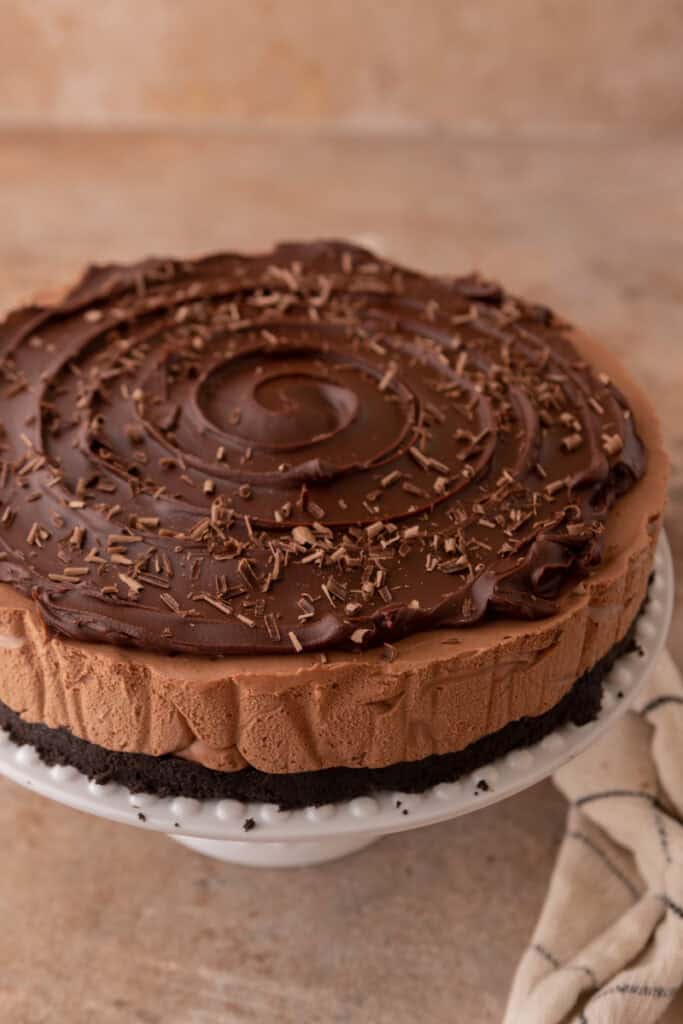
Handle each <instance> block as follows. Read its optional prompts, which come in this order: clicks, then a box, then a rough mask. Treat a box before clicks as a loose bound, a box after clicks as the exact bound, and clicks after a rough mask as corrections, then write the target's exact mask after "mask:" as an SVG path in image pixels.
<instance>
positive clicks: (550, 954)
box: [504, 653, 683, 1024]
mask: <svg viewBox="0 0 683 1024" xmlns="http://www.w3.org/2000/svg"><path fill="white" fill-rule="evenodd" d="M554 781H555V784H556V785H557V787H558V788H559V789H560V790H561V792H562V793H564V795H565V796H566V798H567V800H568V801H569V805H570V808H569V815H568V820H567V831H566V833H565V837H564V840H563V842H562V846H561V848H560V853H559V857H558V860H557V864H556V866H555V871H554V873H553V877H552V880H551V883H550V889H549V891H548V895H547V897H546V902H545V906H544V907H543V910H542V912H541V916H540V919H539V921H538V924H537V926H536V930H535V932H534V935H533V939H532V942H531V945H530V946H529V948H528V949H527V951H526V953H525V954H524V957H523V958H522V960H521V962H520V964H519V966H518V968H517V973H516V976H515V979H514V982H513V985H512V990H511V993H510V997H509V1002H508V1007H507V1012H506V1014H505V1021H504V1024H621V1022H624V1024H653V1022H654V1021H663V1020H666V1021H672V1022H674V1021H678V1022H683V1004H681V1003H679V1002H678V1000H677V1001H676V1007H677V1008H676V1009H674V1007H673V1006H671V1004H672V1002H673V1000H674V999H675V997H676V994H677V993H678V991H679V989H680V988H681V986H682V985H683V680H682V679H681V676H680V674H679V672H678V670H677V669H676V666H675V665H674V663H673V661H672V660H671V657H670V656H669V655H668V654H666V653H665V654H663V655H662V656H661V657H660V659H659V661H658V662H657V665H656V666H655V669H654V671H653V673H652V677H651V678H650V680H649V681H648V684H647V687H646V689H645V691H644V693H643V694H642V696H641V697H640V698H639V700H638V702H637V703H636V705H635V706H634V709H633V710H630V711H628V712H627V713H626V715H625V716H624V717H623V718H622V719H621V720H620V721H618V722H617V723H615V725H614V727H613V728H612V729H610V731H609V732H608V733H607V735H605V736H604V737H603V738H602V739H601V740H599V741H598V742H597V743H595V744H594V745H593V746H591V747H590V748H589V749H588V750H587V751H586V752H585V753H583V754H581V755H580V756H579V757H577V758H576V759H575V760H573V761H571V762H570V763H569V764H567V765H565V766H564V767H563V768H561V769H560V770H559V771H558V772H557V773H556V775H555V780H554ZM670 1007H671V1009H669V1008H670Z"/></svg>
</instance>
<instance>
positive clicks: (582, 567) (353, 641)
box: [0, 242, 645, 655]
mask: <svg viewBox="0 0 683 1024" xmlns="http://www.w3.org/2000/svg"><path fill="white" fill-rule="evenodd" d="M0 382H1V383H0V393H1V394H2V412H1V413H0V419H1V420H2V431H1V434H0V459H1V461H0V501H1V505H0V580H1V581H4V582H8V583H11V584H12V585H13V586H14V587H15V588H17V589H18V590H20V591H23V592H24V593H26V594H29V595H31V596H32V597H33V599H34V600H35V601H36V602H37V603H38V605H39V607H40V610H41V613H42V615H43V618H44V619H45V621H46V622H47V623H48V625H49V626H50V627H52V628H53V629H54V630H56V631H57V632H59V633H61V634H63V635H65V636H67V637H71V638H75V639H81V640H92V641H100V642H105V643H112V644H123V645H135V646H138V647H142V648H145V649H149V650H162V651H176V652H185V653H195V654H205V655H223V654H235V653H244V654H249V653H257V652H259V653H268V652H279V653H282V652H287V651H289V652H291V653H295V652H301V651H315V650H321V649H324V648H352V649H359V648H364V647H369V646H373V645H377V644H382V643H389V642H390V641H392V640H395V639H398V638H401V637H404V636H406V635H408V634H411V633H414V632H417V631H420V630H424V629H433V628H436V627H452V626H468V625H470V624H473V623H477V622H480V621H481V620H482V619H483V618H484V617H492V616H499V617H500V616H508V617H513V618H542V617H545V616H550V615H552V614H553V613H554V612H556V611H557V610H558V607H559V605H558V599H559V598H560V597H561V595H562V593H563V590H565V589H566V588H567V587H568V586H570V585H573V584H575V583H576V581H577V580H579V579H580V578H581V577H582V576H584V575H585V574H586V573H588V572H589V571H590V569H591V567H592V566H595V565H596V564H597V563H598V562H599V561H600V559H601V535H602V533H603V531H604V526H605V520H606V517H607V514H608V511H609V509H610V507H611V505H612V504H613V502H614V500H615V499H616V498H617V497H618V495H619V494H621V493H623V492H624V491H625V490H627V489H628V488H629V487H630V486H631V485H632V484H633V483H634V482H635V481H636V480H637V479H638V478H640V477H641V476H642V475H643V472H644V469H645V455H644V451H643V446H642V444H641V442H640V440H639V438H638V435H637V432H636V426H635V424H634V422H633V418H632V416H631V413H630V411H629V409H628V407H627V405H626V402H625V400H624V398H623V397H622V395H621V394H620V393H619V391H618V390H617V389H616V388H615V387H614V386H613V385H612V384H611V383H610V381H609V380H608V379H607V378H605V377H604V376H601V375H599V374H596V373H595V372H594V371H593V370H592V369H591V367H590V366H588V365H586V363H585V362H584V361H583V360H582V359H581V358H580V356H579V353H578V351H577V349H576V348H575V347H574V345H573V344H572V341H571V330H570V328H569V327H568V326H567V325H566V324H563V323H562V322H560V321H558V319H557V318H556V317H554V316H553V314H552V313H551V312H550V311H549V310H548V309H546V308H544V307H540V306H535V305H531V304H529V303H526V302H522V301H520V300H518V299H515V298H513V297H511V296H509V295H507V294H506V293H505V292H504V291H503V290H502V289H501V288H500V287H499V286H497V285H495V284H491V283H488V282H486V281H484V280H482V279H481V278H479V277H478V276H474V275H472V276H467V277H458V278H452V277H448V278H445V277H444V278H432V277H427V276H423V275H421V274H418V273H414V272H412V271H409V270H406V269H404V268H403V267H399V266H396V265H394V264H392V263H389V262H387V261H385V260H383V259H380V258H378V257H376V256H374V255H373V254H372V253H370V252H368V251H366V250H364V249H361V248H357V247H355V246H352V245H350V244H346V243H339V242H321V243H314V244H283V245H280V246H278V247H277V248H276V249H275V250H274V251H273V252H272V253H269V254H267V255H264V256H253V257H252V256H246V257H245V256H241V255H235V254H231V253H226V254H219V255H215V256H209V257H207V258H204V259H199V260H196V261H176V260H159V259H150V260H147V261H145V262H142V263H139V264H137V265H133V266H104V267H94V268H91V269H90V270H89V271H88V272H87V273H86V275H85V277H84V278H83V279H82V281H81V282H80V283H79V284H77V285H76V287H75V288H74V289H73V290H72V291H71V292H70V293H69V294H68V295H67V296H66V297H65V298H64V299H63V301H61V302H59V303H58V304H56V305H52V306H31V307H29V308H24V309H20V310H18V311H17V312H14V313H12V314H11V315H10V316H9V317H8V318H7V320H6V321H5V322H4V324H2V326H0Z"/></svg>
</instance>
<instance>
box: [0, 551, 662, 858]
mask: <svg viewBox="0 0 683 1024" xmlns="http://www.w3.org/2000/svg"><path fill="white" fill-rule="evenodd" d="M673 599H674V578H673V566H672V561H671V552H670V549H669V545H668V543H667V540H666V538H665V537H663V536H662V538H661V540H660V542H659V547H658V550H657V556H656V561H655V576H654V579H653V581H652V585H651V588H650V599H649V601H648V604H647V607H646V608H645V611H644V612H643V613H642V615H641V616H640V619H639V620H638V625H637V632H636V639H637V641H638V644H639V647H640V651H639V652H633V653H631V654H627V655H624V656H623V657H621V658H620V659H619V660H618V661H617V662H616V664H615V665H614V667H613V668H612V671H611V672H610V673H609V676H608V677H607V679H606V680H605V686H604V697H603V705H602V710H601V712H600V714H599V716H598V717H597V719H596V720H595V721H594V722H591V723H589V724H588V725H584V726H581V727H578V726H575V725H571V724H570V725H565V726H563V727H562V728H560V729H557V730H556V731H555V732H553V733H550V735H549V736H546V737H545V739H543V740H541V742H540V743H538V744H536V745H535V746H533V747H529V748H526V749H524V750H516V751H513V752H512V753H510V754H508V755H507V756H506V757H502V758H500V759H499V760H497V761H494V762H492V763H491V764H489V765H486V766H485V767H483V768H480V769H478V770H477V771H476V772H473V773H472V774H471V775H468V776H465V777H463V778H461V779H459V780H458V781H457V782H449V783H441V784H440V785H438V786H434V787H433V788H432V789H429V790H427V791H426V792H424V793H418V794H406V793H389V792H385V793H378V794H375V795H374V796H363V797H357V798H356V799H355V800H348V801H345V802H343V803H338V804H328V805H326V806H322V807H306V808H303V809H302V810H298V811H280V810H278V808H277V807H276V806H275V805H273V804H242V803H240V802H239V801H236V800H203V801H200V800H192V799H188V798H185V797H175V798H173V797H168V798H160V797H157V796H154V795H153V794H150V793H131V792H130V791H129V790H127V789H125V788H124V787H123V786H119V785H116V784H113V783H108V784H106V785H99V784H98V783H97V782H94V781H89V780H88V779H87V778H86V776H85V775H82V774H81V773H80V772H79V771H77V770H76V769H75V768H73V767H70V766H68V765H55V766H53V767H51V768H50V767H48V766H47V765H45V764H44V763H43V762H42V761H41V760H40V758H39V757H38V754H37V752H36V750H35V748H34V747H32V746H30V745H28V744H27V745H24V746H16V745H15V744H13V743H12V742H11V741H10V739H9V736H8V735H7V733H6V732H4V731H3V730H0V774H2V775H6V776H7V777H8V778H10V779H13V780H14V781H15V782H17V783H19V785H22V786H26V787H27V788H29V789H32V790H33V791H34V792H36V793H41V794H42V795H43V796H47V797H49V798H50V799H52V800H57V801H58V802H60V803H63V804H67V805H68V806H69V807H74V808H76V809H77V810H79V811H85V812H86V813H90V814H96V815H99V816H100V817H102V818H107V819H109V820H110V821H118V822H121V823H124V824H127V825H133V826H136V827H138V828H146V829H151V830H153V831H156V832H164V833H166V834H167V835H169V836H171V838H173V839H174V840H175V841H176V842H179V843H182V845H183V846H186V847H189V848H190V849H191V850H194V851H195V852H197V853H201V854H204V855H205V856H209V857H214V858H217V859H218V860H223V861H229V862H232V863H236V864H248V865H251V866H253V867H306V866H309V865H312V864H322V863H324V862H326V861H329V860H334V859H336V858H337V857H343V856H346V855H347V854H351V853H355V852H356V851H358V850H362V849H363V848H365V847H366V846H369V845H370V844H371V843H374V842H376V840H377V839H379V838H381V837H382V836H384V835H390V834H392V833H395V832H404V831H407V830H408V829H413V828H421V827H423V826H425V825H433V824H436V823H437V822H440V821H447V820H449V819H451V818H456V817H459V816H460V815H462V814H468V813H470V812H471V811H474V810H477V809H479V808H481V807H487V806H488V805H489V804H492V803H496V802H497V801H498V800H503V799H505V798H506V797H508V796H512V795H513V794H515V793H518V792H520V790H522V789H526V788H527V787H528V786H533V785H534V784H535V783H537V782H540V781H541V779H544V778H546V776H548V775H550V774H552V773H553V772H554V771H555V770H556V769H557V768H559V767H560V765H562V764H564V762H566V761H568V760H569V759H570V758H572V757H574V756H575V755H576V754H578V753H580V751H582V750H583V749H584V748H585V747H587V746H588V745H589V744H590V743H592V742H593V741H594V740H595V739H597V737H598V736H600V735H601V734H602V733H604V732H605V730H606V729H608V728H609V726H610V725H611V724H612V722H613V721H614V720H615V719H616V718H617V717H618V716H619V715H621V714H623V712H624V711H625V710H626V709H627V708H628V706H629V705H630V704H631V703H632V701H633V700H634V698H635V697H636V695H637V693H638V691H639V690H640V689H641V687H642V686H643V684H644V683H645V681H646V679H647V677H648V675H649V673H650V671H651V669H652V667H653V665H654V662H655V660H656V658H657V656H658V655H659V653H660V652H661V650H662V649H663V647H664V644H665V641H666V635H667V632H668V628H669V624H670V622H671V614H672V611H673Z"/></svg>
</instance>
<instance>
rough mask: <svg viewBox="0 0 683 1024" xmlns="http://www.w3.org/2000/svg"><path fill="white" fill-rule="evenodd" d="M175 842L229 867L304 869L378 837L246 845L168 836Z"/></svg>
mask: <svg viewBox="0 0 683 1024" xmlns="http://www.w3.org/2000/svg"><path fill="white" fill-rule="evenodd" d="M169 838H170V839H174V840H175V841H176V843H181V844H182V845H183V846H188V847H189V848H190V849H191V850H194V851H195V852H196V853H202V854H203V855H204V856H205V857H213V858H214V860H222V861H227V862H228V863H229V864H245V865H247V866H248V867H250V868H307V867H311V866H312V865H314V864H325V863H327V861H330V860H337V859H338V858H339V857H347V856H348V855H349V854H351V853H357V852H358V851H359V850H364V849H365V848H366V847H368V846H372V844H373V843H376V842H377V840H378V839H381V838H382V837H381V836H373V835H351V836H335V837H334V838H332V839H315V840H311V839H305V840H303V841H301V842H288V843H249V842H239V841H238V840H222V839H200V838H198V837H195V836H176V835H171V836H170V837H169Z"/></svg>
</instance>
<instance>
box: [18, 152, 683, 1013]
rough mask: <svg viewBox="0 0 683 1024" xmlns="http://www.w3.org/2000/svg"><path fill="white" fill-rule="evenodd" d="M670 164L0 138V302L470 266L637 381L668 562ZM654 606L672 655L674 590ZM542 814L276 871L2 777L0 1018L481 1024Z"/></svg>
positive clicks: (673, 377) (672, 393)
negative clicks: (263, 256) (147, 261)
mask: <svg viewBox="0 0 683 1024" xmlns="http://www.w3.org/2000/svg"><path fill="white" fill-rule="evenodd" d="M682 173H683V145H681V144H678V143H674V142H670V143H666V142H660V143H657V144H656V145H653V146H649V147H648V146H643V145H640V144H638V143H631V144H629V143H626V142H623V143H610V144H609V145H602V144H600V143H598V142H591V143H581V144H579V143H571V144H570V143H569V142H566V141H565V142H562V143H557V144H552V145H550V144H542V143H538V144H534V145H530V144H529V145H522V144H510V145H494V144H492V143H481V144H470V145H467V146H464V145H462V144H457V143H455V142H448V141H435V142H430V143H427V142H425V141H418V140H415V141H413V142H410V141H402V142H401V141H396V140H392V139H385V140H383V141H376V140H373V139H363V140H358V141H355V140H353V139H346V140H337V141H335V140H333V139H328V140H319V141H317V142H315V141H307V140H306V138H305V137H302V138H301V139H299V140H298V141H296V142H287V141H286V140H284V139H279V140H278V139H275V140H272V141H267V140H259V139H258V138H255V137H251V138H247V137H240V138H234V137H233V138H223V137H220V136H218V135H212V136H202V135H199V134H196V133H193V134H191V135H189V134H188V135H185V136H182V137H172V136H170V135H169V136H162V135H143V134H131V135H120V136H114V137H111V136H106V135H102V134H95V135H88V134H84V133H81V134H72V135H67V136H64V137H58V136H56V135H55V136H49V135H48V136H46V135H40V134H25V135H14V136H10V135H5V136H4V137H2V138H0V223H2V234H1V235H0V303H1V304H2V305H5V304H6V303H7V302H9V301H12V300H13V299H15V298H17V297H18V296H19V295H21V294H22V293H24V292H25V291H26V290H27V289H29V290H30V289H33V288H37V287H40V286H43V285H44V284H45V283H46V282H47V281H55V280H63V279H64V277H65V275H66V276H68V275H69V274H70V273H71V272H72V271H73V270H74V269H75V268H76V267H77V265H78V264H79V263H80V262H82V261H84V260H86V259H88V258H100V259H105V258H107V257H125V256H135V255H139V254H140V252H143V251H148V250H156V251H164V250H183V251H187V252H190V251H194V250H197V249H208V248H211V247H215V246H225V245H229V246H236V247H237V246H261V245H265V244H267V243H269V242H271V241H272V240H273V239H274V238H275V237H278V236H286V235H295V234H300V235H307V236H310V235H313V234H325V233H327V234H329V233H338V234H349V235H359V234H363V233H366V234H367V233H369V234H374V235H378V236H380V237H381V238H382V239H383V240H384V247H385V249H386V251H387V252H388V253H390V254H391V255H393V256H395V257H396V258H398V259H405V260H409V261H412V262H415V263H419V264H422V265H424V266H425V267H426V268H428V269H438V268H442V269H443V268H446V267H447V268H449V269H461V268H465V267H468V266H470V265H480V266H482V267H485V268H486V269H487V270H488V271H489V272H490V273H492V274H500V275H501V276H502V277H504V278H505V279H506V281H508V282H509V284H510V286H511V287H512V288H515V289H517V290H519V291H521V292H523V293H527V294H531V295H533V296H535V297H537V298H538V299H541V300H546V301H548V302H550V303H554V304H556V305H557V306H558V307H560V308H562V309H563V310H564V311H566V313H567V314H568V315H569V316H571V317H572V318H574V319H575V320H577V321H578V322H580V323H582V324H583V325H585V326H586V327H587V328H589V329H591V330H592V331H594V332H596V333H597V334H599V335H601V336H602V338H603V339H604V340H605V342H606V343H607V344H608V345H609V346H610V347H612V348H613V349H614V350H615V351H617V352H619V353H621V355H622V357H623V359H624V361H625V362H626V363H628V364H629V365H630V366H631V368H632V369H633V370H634V371H635V373H636V375H637V377H638V378H639V379H640V381H641V383H642V384H643V385H644V387H645V388H646V390H649V392H650V393H651V395H652V396H653V398H654V400H655V402H656V404H657V407H658V409H659V411H660V414H661V417H662V421H663V424H664V429H665V433H666V435H667V438H668V441H669V445H670V448H671V451H672V454H673V456H674V476H673V480H672V488H671V493H672V503H671V507H670V510H669V514H668V517H667V518H668V527H669V531H670V536H671V538H672V540H673V542H674V547H675V550H676V557H677V561H678V564H679V568H680V576H681V579H683V516H682V513H683V411H682V407H681V389H682V387H683V286H682V285H681V271H680V268H681V266H682V265H683V205H682V204H681V193H680V181H681V175H682ZM209 197H211V201H210V202H209V201H208V198H209ZM676 621H677V626H676V627H675V631H674V636H673V641H672V648H673V650H674V652H675V654H676V656H677V658H678V661H679V664H683V603H681V602H679V611H678V613H677V620H676ZM563 816H564V810H563V802H562V800H561V799H560V797H559V796H558V795H557V794H555V793H554V791H553V790H552V789H551V787H550V786H549V785H548V784H545V785H543V786H540V787H538V788H536V789H534V790H533V791H531V792H529V793H526V794H523V795H521V796H519V797H517V798H514V799H512V800H510V801H508V802H507V803H505V804H502V805H500V806H499V807H494V808H492V809H490V810H487V811H482V812H480V813H479V814H477V815H474V816H472V817H471V818H469V819H465V820H462V821H460V822H456V823H452V824H449V825H443V826H439V827H436V828H433V829H429V830H425V831H423V832H419V833H415V834H413V835H405V836H402V837H400V838H394V839H391V840H387V841H386V842H384V843H382V844H380V845H378V846H377V847H375V848H373V849H371V850H369V851H367V852H365V853H362V854H359V855H358V856H357V857H355V858H353V859H350V860H348V861H346V862H340V863H339V864H337V865H329V866H326V867H323V868H318V869H311V870H307V871H304V872H294V873H291V874H286V875H280V874H277V873H273V872H261V873H252V872H251V871H249V870H248V869H239V868H230V867H227V866H222V865H219V864H214V863H212V862H210V861H207V860H204V859H202V858H200V857H198V856H196V855H194V854H191V853H189V852H187V851H184V850H182V849H180V848H175V847H174V846H173V845H172V844H171V843H170V842H168V841H167V840H165V839H163V838H162V837H157V836H153V835H146V834H144V832H139V831H137V830H135V831H134V830H130V829H126V828H124V827H121V826H114V825H110V824H108V823H104V822H99V821H96V820H93V819H88V818H85V817H83V816H81V815H79V814H76V813H74V812H71V811H68V810H65V809H62V808H59V807H57V806H52V805H50V804H49V803H48V802H47V801H44V800H42V799H39V798H37V797H35V796H32V795H31V794H28V793H26V792H24V791H21V790H19V789H17V788H16V787H14V786H13V785H11V784H10V783H5V782H2V783H0V835H2V836H3V844H2V846H1V847H0V909H1V911H2V920H3V927H2V928H1V929H0V963H1V964H2V967H3V970H2V972H1V973H0V1020H3V1021H4V1020H5V1019H7V1020H12V1021H14V1022H17V1024H52V1022H53V1021H54V1022H59V1024H61V1022H62V1021H65V1022H68V1024H90V1021H91V1020H94V1019H97V1020H98V1022H101V1024H131V1022H140V1024H157V1022H158V1024H161V1022H162V1021H163V1024H225V1022H227V1024H231V1022H235V1024H243V1022H244V1024H247V1022H249V1024H251V1022H258V1024H260V1022H262V1021H263V1022H265V1021H268V1022H270V1021H274V1022H276V1024H280V1022H281V1024H295V1022H296V1024H299V1022H300V1021H306V1022H309V1021H310V1022H311V1024H317V1022H320V1024H328V1022H333V1021H338V1022H352V1024H356V1022H358V1024H384V1022H387V1024H389V1022H391V1024H394V1022H395V1024H412V1022H414V1021H417V1020H428V1021H430V1024H451V1022H452V1021H456V1022H457V1024H460V1022H461V1021H462V1022H463V1024H465V1022H467V1024H470V1022H472V1024H498V1022H499V1020H500V1016H501V1007H502V1003H503V999H504V994H505V991H506V988H507V985H508V982H509V978H510V975H511V972H512V970H513V967H514V964H515V962H516V959H517V957H518V955H519V952H520V950H521V948H522V945H523V943H524V941H525V940H526V938H527V937H528V934H529V932H530V929H531V927H532V924H533V921H534V918H535V915H536V913H537V911H538V908H539V906H540V903H541V900H542V897H543V892H544V889H545V886H546V882H547V878H548V874H549V871H550V869H551V865H552V860H553V855H554V851H555V849H556V844H557V841H558V838H559V835H560V833H561V829H562V822H563ZM680 1013H681V1014H683V1010H682V1011H680ZM676 1019H678V1020H679V1021H680V1019H681V1016H680V1015H679V1016H678V1017H677V1018H676V1017H673V1018H672V1020H676Z"/></svg>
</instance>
